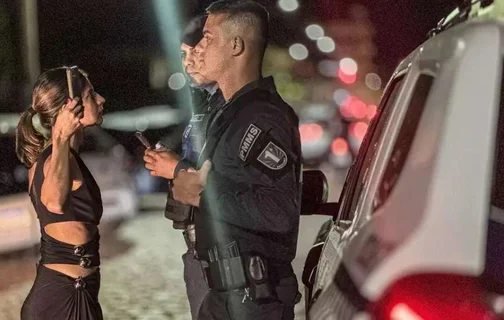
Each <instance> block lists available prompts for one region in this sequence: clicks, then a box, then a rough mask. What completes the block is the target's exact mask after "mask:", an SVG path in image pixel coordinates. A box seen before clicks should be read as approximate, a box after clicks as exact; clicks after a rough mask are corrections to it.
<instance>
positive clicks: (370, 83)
mask: <svg viewBox="0 0 504 320" xmlns="http://www.w3.org/2000/svg"><path fill="white" fill-rule="evenodd" d="M365 82H366V86H367V87H368V88H369V89H371V90H380V88H381V85H382V81H381V78H380V76H379V75H377V74H376V73H368V74H366V78H365Z"/></svg>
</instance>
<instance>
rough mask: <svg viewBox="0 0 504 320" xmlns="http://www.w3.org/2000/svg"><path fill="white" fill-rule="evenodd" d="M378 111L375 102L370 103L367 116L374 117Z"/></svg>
mask: <svg viewBox="0 0 504 320" xmlns="http://www.w3.org/2000/svg"><path fill="white" fill-rule="evenodd" d="M377 111H378V107H377V106H376V105H375V104H370V105H369V106H368V112H367V118H368V119H369V120H371V119H373V118H374V116H375V115H376V112H377Z"/></svg>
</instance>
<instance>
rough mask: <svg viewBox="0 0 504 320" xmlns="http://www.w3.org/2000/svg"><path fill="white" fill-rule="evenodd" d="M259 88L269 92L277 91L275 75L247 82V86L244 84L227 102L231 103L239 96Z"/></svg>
mask: <svg viewBox="0 0 504 320" xmlns="http://www.w3.org/2000/svg"><path fill="white" fill-rule="evenodd" d="M257 89H263V90H267V91H269V92H276V91H277V90H276V86H275V81H274V80H273V77H272V76H268V77H266V78H260V79H257V80H254V81H252V82H249V83H247V84H246V85H245V86H243V88H241V89H240V90H238V91H236V93H235V94H233V96H232V97H231V99H229V101H228V102H227V103H228V104H229V103H231V102H233V101H235V100H236V99H238V98H239V97H241V96H243V95H245V94H247V93H249V92H251V91H254V90H257Z"/></svg>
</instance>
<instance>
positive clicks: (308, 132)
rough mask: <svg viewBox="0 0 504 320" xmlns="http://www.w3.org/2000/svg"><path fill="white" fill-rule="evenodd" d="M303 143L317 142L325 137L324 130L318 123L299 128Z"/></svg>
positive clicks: (305, 124)
mask: <svg viewBox="0 0 504 320" xmlns="http://www.w3.org/2000/svg"><path fill="white" fill-rule="evenodd" d="M299 135H300V137H301V141H302V142H309V141H316V140H318V139H320V138H322V136H323V135H324V128H322V126H321V125H320V124H318V123H303V124H302V125H300V126H299Z"/></svg>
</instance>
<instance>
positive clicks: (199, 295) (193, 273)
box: [182, 251, 209, 320]
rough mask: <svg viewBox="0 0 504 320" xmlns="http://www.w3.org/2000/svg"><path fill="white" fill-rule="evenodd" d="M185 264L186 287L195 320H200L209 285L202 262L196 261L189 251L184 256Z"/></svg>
mask: <svg viewBox="0 0 504 320" xmlns="http://www.w3.org/2000/svg"><path fill="white" fill-rule="evenodd" d="M182 261H183V262H184V282H185V285H186V291H187V298H188V299H189V307H190V309H191V316H192V319H193V320H196V319H197V318H198V310H199V309H200V307H201V304H202V303H203V300H204V299H205V296H206V295H207V293H208V290H209V289H208V284H207V282H206V278H205V273H204V271H203V267H202V266H201V261H199V260H198V259H196V257H195V256H194V253H193V252H191V251H187V252H186V253H184V254H183V255H182Z"/></svg>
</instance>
